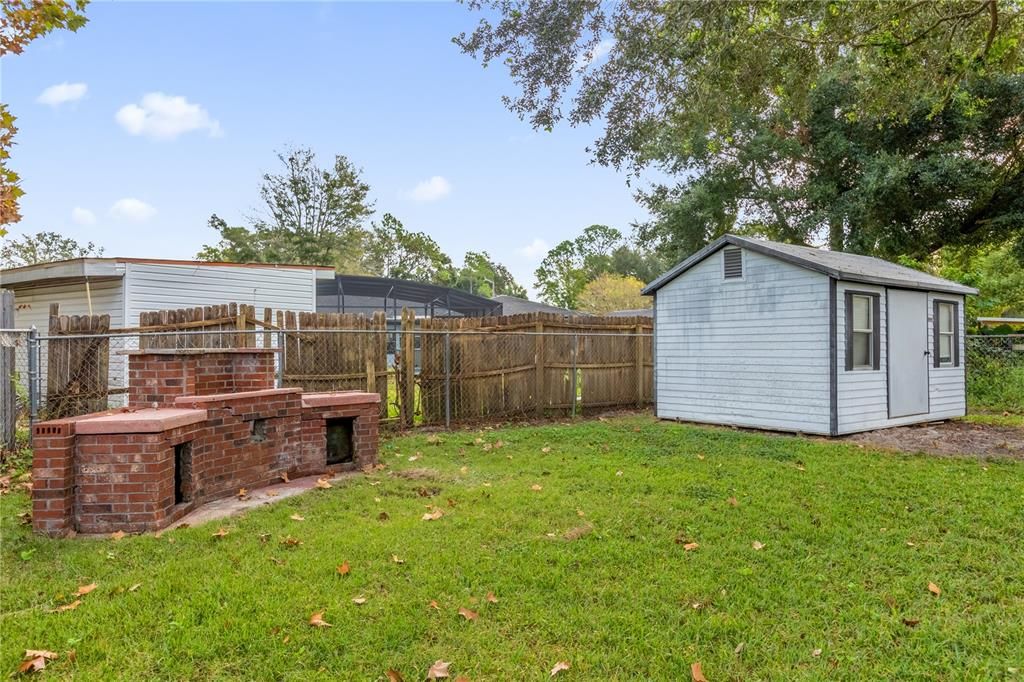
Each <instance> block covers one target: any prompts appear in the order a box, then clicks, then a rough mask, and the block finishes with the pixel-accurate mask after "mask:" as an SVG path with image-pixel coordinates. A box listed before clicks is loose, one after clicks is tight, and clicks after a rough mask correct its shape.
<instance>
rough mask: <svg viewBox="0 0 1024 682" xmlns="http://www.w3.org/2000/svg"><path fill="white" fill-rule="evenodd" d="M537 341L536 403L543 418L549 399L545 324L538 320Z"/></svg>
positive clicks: (538, 413)
mask: <svg viewBox="0 0 1024 682" xmlns="http://www.w3.org/2000/svg"><path fill="white" fill-rule="evenodd" d="M536 331H537V336H536V341H535V343H534V348H535V351H534V352H535V353H536V354H537V359H536V362H537V378H536V380H535V381H536V387H537V388H536V391H535V395H536V402H537V405H536V407H537V416H538V417H539V416H543V414H544V402H545V399H546V398H547V393H546V392H545V386H544V322H543V321H542V320H537V325H536Z"/></svg>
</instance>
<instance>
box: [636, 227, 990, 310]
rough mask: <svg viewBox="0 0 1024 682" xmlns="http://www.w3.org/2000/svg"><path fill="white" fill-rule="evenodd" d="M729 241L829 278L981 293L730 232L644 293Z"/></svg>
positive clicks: (897, 268) (896, 268) (867, 261)
mask: <svg viewBox="0 0 1024 682" xmlns="http://www.w3.org/2000/svg"><path fill="white" fill-rule="evenodd" d="M726 244H732V245H734V246H739V247H742V248H745V249H750V250H751V251H756V252H757V253H763V254H765V255H768V256H773V257H775V258H778V259H780V260H784V261H786V262H788V263H793V264H794V265H799V266H801V267H804V268H807V269H809V270H816V271H818V272H822V273H825V274H826V275H828V276H829V277H834V278H835V279H839V280H845V281H849V282H863V283H866V284H881V285H885V286H896V287H902V288H906V289H921V290H924V291H943V292H946V293H952V294H976V293H978V290H977V289H974V288H972V287H969V286H965V285H963V284H960V283H959V282H953V281H950V280H948V279H943V278H941V277H935V276H934V275H929V274H928V273H927V272H921V271H920V270H914V269H913V268H907V267H904V266H902V265H897V264H896V263H890V262H889V261H887V260H882V259H881V258H874V257H872V256H861V255H858V254H855V253H842V252H840V251H826V250H824V249H815V248H812V247H810V246H797V245H795V244H782V243H780V242H770V241H767V240H765V239H751V238H750V237H740V236H737V235H734V234H727V235H725V236H723V237H720V238H718V239H716V240H715V241H713V242H712V243H710V244H708V245H707V246H705V247H704V248H703V249H701V250H700V251H698V252H697V253H695V254H693V255H692V256H690V257H689V258H687V259H686V260H684V261H683V262H682V263H679V264H678V265H676V266H675V267H674V268H672V269H671V270H669V271H668V272H666V273H665V274H663V275H662V276H660V277H658V278H657V279H656V280H654V281H653V282H651V283H650V284H648V285H647V286H646V287H644V289H643V292H642V293H644V294H648V295H649V294H653V293H654V292H655V291H657V290H658V289H660V288H661V287H663V286H665V285H666V284H668V283H669V282H671V281H672V280H674V279H675V278H676V277H678V276H679V275H681V274H683V273H684V272H686V271H687V270H689V269H690V268H692V267H693V266H694V265H696V264H697V263H699V262H701V261H702V260H704V259H705V258H707V257H708V256H710V255H711V254H713V253H715V252H716V251H718V250H719V249H720V248H722V247H723V246H725V245H726Z"/></svg>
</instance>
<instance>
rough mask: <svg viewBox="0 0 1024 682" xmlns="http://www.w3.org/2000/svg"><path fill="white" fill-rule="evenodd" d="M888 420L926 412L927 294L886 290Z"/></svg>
mask: <svg viewBox="0 0 1024 682" xmlns="http://www.w3.org/2000/svg"><path fill="white" fill-rule="evenodd" d="M887 302H888V304H887V309H888V329H889V333H888V340H889V342H888V353H887V357H888V363H887V364H888V369H889V417H890V418H893V417H907V416H909V415H912V414H924V413H926V412H927V411H928V294H926V293H924V292H921V291H905V290H901V289H889V291H888V294H887Z"/></svg>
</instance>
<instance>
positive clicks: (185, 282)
mask: <svg viewBox="0 0 1024 682" xmlns="http://www.w3.org/2000/svg"><path fill="white" fill-rule="evenodd" d="M126 268H127V270H126V273H125V292H126V294H125V295H126V301H127V305H126V307H125V317H126V319H127V322H128V326H133V327H134V326H137V325H138V323H139V313H141V312H146V311H151V310H165V309H170V308H188V307H196V306H204V305H218V304H221V303H232V302H234V303H246V304H250V305H254V306H256V308H257V309H259V308H264V307H270V308H274V309H280V310H295V311H314V310H316V272H317V271H316V270H314V269H312V268H310V269H308V270H307V269H298V268H274V267H240V266H239V267H232V266H224V265H202V264H198V265H191V264H189V265H182V264H170V263H127V264H126Z"/></svg>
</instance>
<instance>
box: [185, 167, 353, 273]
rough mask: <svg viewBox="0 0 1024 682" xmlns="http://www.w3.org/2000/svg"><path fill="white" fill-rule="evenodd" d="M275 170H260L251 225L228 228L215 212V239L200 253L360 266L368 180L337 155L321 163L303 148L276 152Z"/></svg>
mask: <svg viewBox="0 0 1024 682" xmlns="http://www.w3.org/2000/svg"><path fill="white" fill-rule="evenodd" d="M277 158H278V160H279V161H280V162H281V165H282V166H283V170H282V171H281V172H279V173H265V174H264V175H263V181H262V184H261V185H260V190H259V193H260V199H262V200H263V210H262V211H261V212H260V213H259V214H257V215H256V216H254V217H252V218H251V219H250V222H251V223H252V227H251V228H244V227H231V228H228V229H222V228H227V226H226V224H223V221H222V220H219V219H216V220H215V218H216V216H214V217H212V218H211V219H210V225H211V227H213V228H214V229H216V230H218V232H219V233H220V237H221V239H220V242H219V243H218V244H216V245H214V246H204V247H203V250H202V251H200V253H199V256H198V257H199V258H203V259H212V260H228V259H230V258H231V257H233V256H234V255H235V254H238V253H246V254H250V253H251V254H252V255H253V256H254V259H255V260H256V261H258V262H268V263H271V262H272V263H304V264H308V265H328V266H333V267H335V268H337V269H338V270H340V271H342V272H355V271H358V270H359V267H360V261H361V259H362V255H363V248H364V244H365V240H366V237H367V233H366V230H365V229H364V228H363V224H364V222H365V221H366V219H367V218H368V217H369V216H370V215H372V214H373V203H372V202H371V201H369V199H368V194H369V192H370V186H369V185H368V184H366V183H365V182H363V180H362V177H361V171H360V170H359V169H358V168H356V167H355V166H354V165H353V164H352V162H350V161H349V160H348V159H347V158H346V157H344V156H341V155H337V156H335V157H334V162H333V164H331V165H330V166H328V167H320V166H318V165H317V162H316V154H315V153H314V152H313V151H312V150H311V149H308V148H300V149H291V150H288V151H286V152H281V153H278V154H277Z"/></svg>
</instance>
